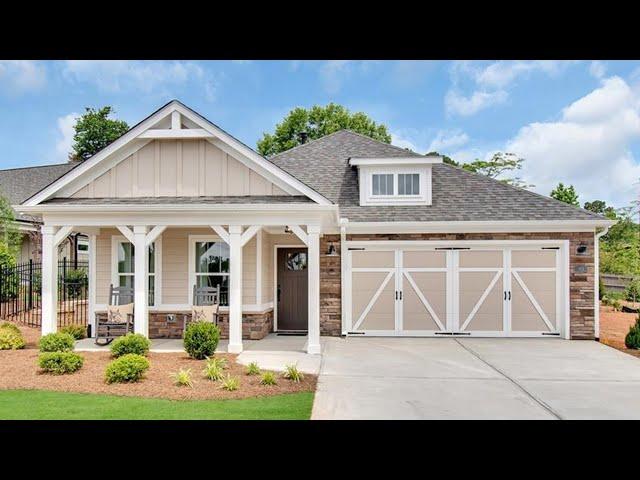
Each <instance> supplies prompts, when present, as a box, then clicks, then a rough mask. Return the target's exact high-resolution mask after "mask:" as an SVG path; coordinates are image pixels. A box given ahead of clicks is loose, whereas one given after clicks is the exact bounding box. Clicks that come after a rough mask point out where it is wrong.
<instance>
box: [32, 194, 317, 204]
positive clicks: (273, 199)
mask: <svg viewBox="0 0 640 480" xmlns="http://www.w3.org/2000/svg"><path fill="white" fill-rule="evenodd" d="M42 203H43V204H46V205H173V204H176V203H177V204H181V205H188V204H190V205H219V204H236V205H237V204H252V205H264V204H274V203H282V204H294V203H313V200H311V199H310V198H308V197H305V196H304V195H255V196H248V195H246V196H244V195H243V196H228V197H130V198H52V199H49V200H46V201H44V202H42Z"/></svg>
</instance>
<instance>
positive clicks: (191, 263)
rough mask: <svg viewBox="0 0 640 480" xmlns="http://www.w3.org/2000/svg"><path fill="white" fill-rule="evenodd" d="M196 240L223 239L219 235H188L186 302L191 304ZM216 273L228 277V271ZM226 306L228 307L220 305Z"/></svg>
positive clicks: (217, 240) (210, 240)
mask: <svg viewBox="0 0 640 480" xmlns="http://www.w3.org/2000/svg"><path fill="white" fill-rule="evenodd" d="M196 242H222V243H225V241H224V240H223V239H222V238H221V237H220V236H219V235H189V259H188V262H189V266H188V268H189V282H188V284H187V304H188V305H189V306H192V305H193V286H194V285H195V284H196V268H195V260H196ZM216 275H220V276H223V277H224V276H226V277H228V276H229V275H230V273H218V274H216ZM220 308H221V309H222V308H228V307H220Z"/></svg>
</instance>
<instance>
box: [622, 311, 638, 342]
mask: <svg viewBox="0 0 640 480" xmlns="http://www.w3.org/2000/svg"><path fill="white" fill-rule="evenodd" d="M624 344H625V346H626V347H627V348H632V349H634V350H637V349H639V348H640V315H639V316H638V319H637V320H636V323H635V324H634V325H632V326H631V328H629V333H627V336H626V337H624Z"/></svg>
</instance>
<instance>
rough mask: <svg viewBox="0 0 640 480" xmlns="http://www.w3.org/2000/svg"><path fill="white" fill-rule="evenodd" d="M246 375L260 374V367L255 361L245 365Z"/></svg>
mask: <svg viewBox="0 0 640 480" xmlns="http://www.w3.org/2000/svg"><path fill="white" fill-rule="evenodd" d="M246 372H247V375H260V367H259V366H258V364H257V363H256V362H251V363H250V364H249V365H247V370H246Z"/></svg>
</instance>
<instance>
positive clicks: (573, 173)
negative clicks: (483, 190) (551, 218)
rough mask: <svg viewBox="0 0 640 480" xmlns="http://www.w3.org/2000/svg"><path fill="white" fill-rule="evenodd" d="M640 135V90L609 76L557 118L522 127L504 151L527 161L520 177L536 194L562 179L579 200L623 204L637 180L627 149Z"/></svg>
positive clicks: (639, 166)
mask: <svg viewBox="0 0 640 480" xmlns="http://www.w3.org/2000/svg"><path fill="white" fill-rule="evenodd" d="M639 139H640V92H639V91H638V90H637V89H633V88H631V87H630V86H629V85H628V84H627V83H626V82H625V81H624V80H623V79H621V78H619V77H610V78H608V79H606V80H604V81H603V83H602V86H601V87H599V88H597V89H595V90H593V91H592V92H590V93H589V94H587V95H585V96H584V97H582V98H580V99H579V100H577V101H575V102H573V103H572V104H571V105H569V106H568V107H566V108H565V109H563V111H562V115H561V118H560V119H559V120H558V121H555V122H535V123H531V124H529V125H526V126H525V127H523V128H521V129H520V131H519V132H518V133H517V135H516V136H515V137H514V138H513V139H512V140H510V141H509V142H507V144H506V150H507V151H509V152H514V153H516V154H518V155H519V156H521V157H523V158H525V159H526V162H525V165H524V168H523V170H522V172H521V173H522V177H523V178H525V179H526V180H527V181H529V182H531V183H533V184H535V185H536V190H537V191H539V192H540V193H543V194H545V195H548V194H549V192H550V191H551V189H552V188H553V187H555V186H556V185H557V183H558V182H564V183H569V184H573V185H574V186H575V187H576V189H577V190H578V193H579V194H580V195H581V197H580V200H581V201H582V202H584V201H586V200H593V199H596V198H597V199H602V200H606V201H608V202H612V203H613V204H614V205H617V206H625V205H627V204H628V203H629V202H630V201H631V200H632V199H633V198H634V189H635V188H636V187H634V183H635V182H637V181H638V179H639V178H640V164H638V162H637V160H636V159H635V158H634V157H633V153H632V152H631V144H632V143H633V142H637V141H638V140H639Z"/></svg>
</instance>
